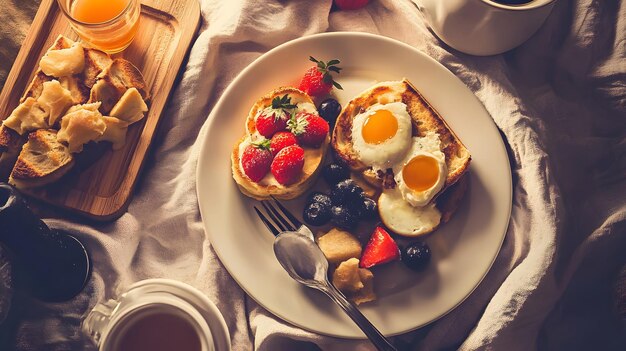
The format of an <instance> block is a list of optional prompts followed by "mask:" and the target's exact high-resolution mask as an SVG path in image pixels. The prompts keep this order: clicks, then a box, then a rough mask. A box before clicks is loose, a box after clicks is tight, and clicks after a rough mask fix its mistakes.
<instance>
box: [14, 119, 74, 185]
mask: <svg viewBox="0 0 626 351" xmlns="http://www.w3.org/2000/svg"><path fill="white" fill-rule="evenodd" d="M56 135H57V132H56V130H51V129H38V130H36V131H34V132H32V133H30V134H28V142H27V143H26V144H25V145H24V147H23V148H22V151H21V152H20V155H19V157H18V159H17V162H16V163H15V166H14V167H13V171H12V172H11V176H10V177H9V183H11V184H13V185H15V186H16V187H18V188H31V187H38V186H43V185H46V184H49V183H52V182H55V181H57V180H59V179H60V178H61V177H62V176H63V175H65V174H66V173H67V172H68V171H69V170H70V169H71V168H72V166H73V165H74V158H73V156H72V154H71V153H70V151H69V149H68V148H67V146H65V145H63V144H61V143H60V142H59V141H58V140H57V137H56ZM44 155H45V159H46V160H45V161H46V162H41V157H42V156H44Z"/></svg>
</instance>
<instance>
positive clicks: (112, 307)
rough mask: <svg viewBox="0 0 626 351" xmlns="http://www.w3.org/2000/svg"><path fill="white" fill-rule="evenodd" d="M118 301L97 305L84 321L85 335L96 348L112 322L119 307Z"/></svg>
mask: <svg viewBox="0 0 626 351" xmlns="http://www.w3.org/2000/svg"><path fill="white" fill-rule="evenodd" d="M119 305H120V302H119V301H117V300H108V301H106V302H103V303H99V304H97V305H96V306H95V307H94V308H93V309H92V310H91V312H89V314H88V315H87V317H86V318H85V319H84V320H83V323H82V329H83V333H84V334H85V335H87V336H88V337H89V338H90V339H91V340H92V341H93V343H94V344H95V345H96V346H99V345H100V340H101V338H102V335H103V334H104V332H105V331H107V327H108V325H109V323H110V322H111V318H112V316H113V314H114V313H115V312H116V310H117V308H118V307H119Z"/></svg>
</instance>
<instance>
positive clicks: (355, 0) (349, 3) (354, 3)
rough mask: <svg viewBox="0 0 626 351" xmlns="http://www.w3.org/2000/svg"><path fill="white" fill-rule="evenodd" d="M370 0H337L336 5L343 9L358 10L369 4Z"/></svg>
mask: <svg viewBox="0 0 626 351" xmlns="http://www.w3.org/2000/svg"><path fill="white" fill-rule="evenodd" d="M368 1H369V0H335V5H337V7H338V8H339V9H341V10H358V9H360V8H362V7H365V5H367V3H368Z"/></svg>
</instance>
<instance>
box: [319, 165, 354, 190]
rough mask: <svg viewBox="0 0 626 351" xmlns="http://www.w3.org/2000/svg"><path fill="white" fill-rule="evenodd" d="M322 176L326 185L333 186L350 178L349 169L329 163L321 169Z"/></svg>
mask: <svg viewBox="0 0 626 351" xmlns="http://www.w3.org/2000/svg"><path fill="white" fill-rule="evenodd" d="M322 176H323V177H324V180H325V181H326V183H328V185H330V186H333V185H335V184H337V183H339V182H340V181H342V180H344V179H348V178H349V177H350V169H349V168H348V167H347V166H346V165H344V164H341V163H330V164H327V165H326V166H324V168H322Z"/></svg>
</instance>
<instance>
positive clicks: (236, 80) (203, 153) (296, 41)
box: [196, 31, 513, 340]
mask: <svg viewBox="0 0 626 351" xmlns="http://www.w3.org/2000/svg"><path fill="white" fill-rule="evenodd" d="M341 36H346V37H361V38H366V39H374V40H382V41H386V42H388V43H390V44H393V45H398V46H401V47H404V48H405V49H408V50H410V51H412V52H414V53H415V54H417V55H419V56H421V57H422V58H424V59H425V60H426V61H429V63H430V64H434V65H436V66H439V67H440V68H443V71H444V72H443V74H445V75H448V76H450V77H452V78H453V79H454V80H457V81H459V82H460V83H461V84H462V85H463V87H464V88H465V89H467V90H468V91H469V92H470V93H471V95H472V96H473V99H474V100H475V101H476V102H477V104H478V106H480V109H481V110H482V111H484V113H485V114H486V115H488V116H489V117H490V123H489V125H490V127H491V128H493V129H494V131H495V132H496V133H497V134H499V135H500V137H499V138H497V140H498V141H499V143H498V145H499V146H500V148H501V150H502V151H503V155H504V158H505V160H506V161H507V167H506V173H507V177H506V180H507V181H508V186H507V190H508V192H507V194H506V196H507V200H508V201H507V204H508V208H507V209H506V217H507V218H506V221H504V227H503V228H502V229H501V232H502V233H503V234H502V235H501V237H500V242H499V243H498V249H497V250H496V253H495V255H494V256H493V257H492V259H491V262H490V263H489V267H488V268H487V269H486V270H485V271H484V272H483V274H482V276H481V278H480V280H478V281H477V283H476V284H475V285H474V287H473V288H472V289H471V290H470V291H469V292H468V293H467V294H466V295H465V296H463V298H462V299H460V300H459V301H458V302H457V303H456V304H454V305H453V306H451V307H450V308H449V309H447V310H445V311H444V312H442V313H440V314H439V315H438V316H436V317H434V318H432V319H430V320H429V321H427V322H424V323H422V324H420V325H416V326H410V327H407V328H404V329H403V330H400V331H397V332H393V333H384V334H385V335H386V336H396V335H401V334H405V333H407V332H410V331H413V330H416V329H418V328H421V327H424V326H426V325H429V324H431V323H433V322H435V321H437V320H439V319H440V318H442V317H444V316H446V315H447V314H448V313H450V312H451V311H453V310H454V309H456V308H457V307H458V306H459V305H461V304H462V303H463V302H465V301H466V300H467V299H468V298H469V296H470V295H472V293H474V291H475V290H476V289H477V288H478V286H480V284H481V283H482V282H483V281H484V279H485V277H486V276H487V274H488V273H489V272H490V271H491V269H492V268H493V265H494V263H495V261H496V259H497V258H498V256H499V254H500V251H501V250H502V245H503V243H504V240H505V238H506V236H507V232H508V227H509V224H510V220H511V211H512V208H513V181H512V170H511V162H510V158H509V153H508V151H507V148H506V144H505V141H504V140H503V138H502V133H501V132H500V129H499V128H498V127H497V125H496V124H495V121H494V120H493V118H492V117H491V114H489V112H488V111H487V109H486V108H485V106H484V105H483V103H482V102H481V101H480V100H479V99H478V97H477V96H476V95H475V93H474V92H473V91H471V89H469V87H467V85H466V84H465V83H464V82H463V81H462V80H461V79H460V78H459V77H457V76H456V75H455V74H454V73H452V72H451V71H450V70H449V69H448V68H447V67H445V66H444V65H443V64H441V63H440V62H438V61H437V60H435V59H434V58H432V57H430V56H428V55H427V54H425V53H424V52H422V51H420V50H419V49H417V48H415V47H413V46H411V45H409V44H407V43H404V42H402V41H399V40H397V39H393V38H390V37H386V36H382V35H378V34H372V33H367V32H354V31H341V32H323V33H316V34H311V35H306V36H302V37H299V38H296V39H293V40H290V41H287V42H284V43H282V44H280V45H278V46H276V47H274V48H273V49H271V50H269V51H267V52H265V53H263V54H261V55H260V56H259V57H257V58H256V59H254V60H253V61H252V62H251V63H249V64H248V65H247V66H246V67H245V68H244V69H243V70H242V71H240V72H239V73H238V74H237V76H236V77H235V78H234V79H233V80H232V81H231V82H230V83H229V84H228V86H227V87H226V89H225V90H224V91H223V92H222V94H221V95H220V97H219V99H218V101H217V102H216V104H215V105H214V106H213V108H212V109H211V112H210V113H209V115H208V118H207V119H208V121H207V123H206V124H205V126H204V128H203V131H202V133H200V135H201V136H202V137H203V138H204V140H202V142H201V144H200V153H199V155H198V161H197V164H196V197H197V201H198V208H199V211H200V217H201V219H202V224H203V227H204V230H205V233H206V234H207V239H208V240H209V242H211V245H212V246H213V245H214V244H213V242H212V240H211V234H209V232H210V230H209V228H210V227H209V226H208V223H207V222H206V221H207V220H206V215H203V213H202V211H203V210H202V207H203V206H202V205H201V204H200V201H201V200H200V198H201V197H200V196H201V195H200V194H201V188H202V187H203V186H202V185H201V182H198V179H201V178H200V175H201V174H200V173H202V171H201V170H202V169H203V168H204V167H202V166H203V165H204V164H205V163H206V162H208V161H204V160H206V157H205V156H206V151H205V150H207V147H206V146H207V144H208V143H209V139H208V138H206V135H207V133H208V132H209V130H211V129H212V128H214V125H215V124H216V123H217V122H216V119H215V116H214V114H215V111H216V110H219V109H221V105H222V104H223V103H224V99H223V98H222V97H223V96H226V95H229V94H230V93H231V90H234V89H235V86H237V85H238V83H239V81H240V80H241V79H242V77H244V76H245V75H246V74H247V72H249V71H251V70H252V69H254V67H255V66H256V65H258V64H259V63H260V62H262V61H264V60H265V59H267V57H268V56H270V55H271V54H272V53H274V52H276V51H279V50H285V49H286V48H288V47H290V46H293V45H297V44H299V43H300V42H302V41H308V40H318V39H323V38H326V37H341ZM213 251H214V252H215V254H216V255H217V257H218V258H219V260H220V262H221V264H222V265H223V266H224V268H225V269H226V271H227V272H228V274H229V275H230V276H231V277H232V278H233V280H235V282H237V285H238V286H239V287H240V288H241V289H242V290H243V291H244V292H245V293H246V294H247V295H248V296H249V297H250V298H252V299H253V300H254V301H255V302H256V303H258V304H259V305H260V306H261V307H263V308H264V309H265V310H267V311H268V312H270V313H271V314H272V315H274V316H276V317H278V318H280V319H281V320H282V321H284V322H287V323H289V324H291V325H293V326H296V327H299V328H302V329H304V330H306V331H309V332H313V333H316V334H320V335H326V336H331V337H337V338H343V339H350V340H363V339H366V336H365V335H364V334H360V335H345V334H338V333H336V334H333V333H327V332H320V331H318V330H314V329H313V328H311V327H308V326H306V325H303V324H301V323H298V322H294V321H292V320H290V319H288V318H286V317H285V316H284V315H283V314H282V313H280V312H277V311H275V310H273V309H270V308H268V307H267V306H266V305H265V304H264V303H262V302H261V301H259V300H257V299H256V298H255V297H254V295H253V294H252V293H250V291H248V289H247V288H246V287H244V286H243V284H241V282H240V281H239V279H238V278H237V277H236V276H234V275H233V274H232V273H231V271H230V269H229V268H228V267H227V265H226V264H225V263H224V260H223V258H222V256H221V254H220V253H219V252H218V250H215V249H214V250H213Z"/></svg>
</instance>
